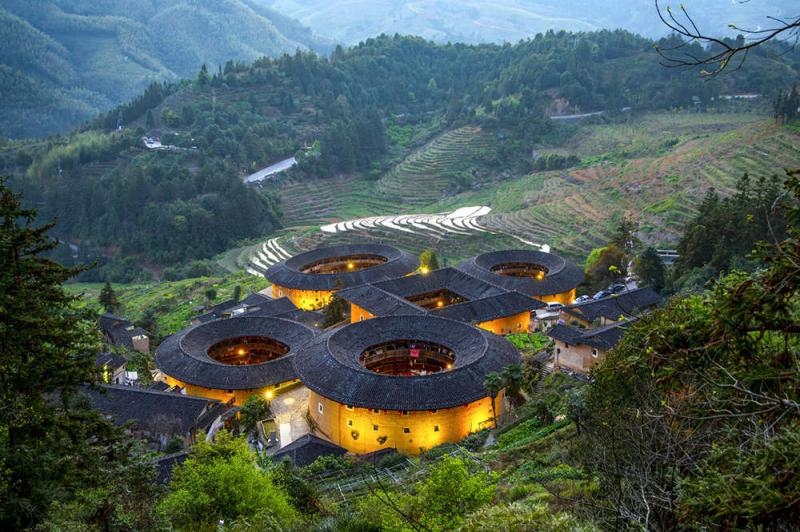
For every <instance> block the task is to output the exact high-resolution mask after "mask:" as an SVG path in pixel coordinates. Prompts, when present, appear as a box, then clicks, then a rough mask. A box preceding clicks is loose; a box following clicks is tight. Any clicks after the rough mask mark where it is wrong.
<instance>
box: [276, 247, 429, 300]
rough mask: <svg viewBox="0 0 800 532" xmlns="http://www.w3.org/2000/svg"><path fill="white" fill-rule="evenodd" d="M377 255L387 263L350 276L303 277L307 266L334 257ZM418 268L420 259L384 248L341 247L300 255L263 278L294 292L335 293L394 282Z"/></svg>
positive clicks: (316, 274) (391, 248) (349, 274)
mask: <svg viewBox="0 0 800 532" xmlns="http://www.w3.org/2000/svg"><path fill="white" fill-rule="evenodd" d="M353 255H376V256H379V257H383V258H385V259H386V262H384V263H382V264H378V265H376V266H372V267H370V268H365V269H363V270H356V271H352V272H341V273H330V274H318V273H304V272H303V271H302V270H303V268H304V267H306V266H307V265H309V264H312V263H315V262H318V261H321V260H325V259H333V258H337V257H349V256H353ZM417 268H419V258H418V257H416V256H414V255H411V254H410V253H406V252H405V251H401V250H399V249H397V248H394V247H392V246H386V245H383V244H344V245H340V246H331V247H326V248H319V249H315V250H313V251H309V252H307V253H301V254H300V255H296V256H294V257H292V258H291V259H288V260H286V261H284V262H279V263H278V264H274V265H272V266H270V268H269V269H268V270H267V273H266V274H265V276H266V278H267V279H268V280H269V281H270V282H272V283H274V284H277V285H279V286H283V287H286V288H294V289H297V290H338V289H342V288H351V287H354V286H360V285H362V284H366V283H375V282H378V281H385V280H387V279H396V278H398V277H402V276H404V275H408V274H409V273H413V272H414V271H416V270H417Z"/></svg>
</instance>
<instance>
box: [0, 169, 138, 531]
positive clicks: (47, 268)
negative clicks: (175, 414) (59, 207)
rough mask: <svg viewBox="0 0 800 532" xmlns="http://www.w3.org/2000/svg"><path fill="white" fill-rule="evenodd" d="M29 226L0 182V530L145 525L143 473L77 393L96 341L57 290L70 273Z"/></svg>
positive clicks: (43, 234) (44, 232) (26, 213)
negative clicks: (0, 493) (40, 525)
mask: <svg viewBox="0 0 800 532" xmlns="http://www.w3.org/2000/svg"><path fill="white" fill-rule="evenodd" d="M35 222H36V213H35V211H31V210H25V209H22V208H21V206H20V200H19V198H18V197H17V196H15V195H13V194H12V193H11V191H9V190H8V188H7V187H6V186H5V183H4V182H3V180H0V337H2V339H3V341H2V342H0V400H1V401H2V404H3V405H4V407H3V408H2V409H1V410H0V487H2V491H3V495H4V496H3V498H2V502H0V524H2V526H3V527H4V528H6V529H9V530H19V529H24V528H28V527H34V526H36V525H37V523H40V522H41V521H42V520H43V519H44V520H45V521H47V522H48V523H50V525H49V526H50V527H51V528H57V527H56V526H55V525H54V524H53V523H55V522H63V521H66V520H69V521H70V522H71V523H72V525H73V526H75V527H78V524H80V526H88V525H90V524H92V526H96V527H98V528H102V527H104V526H105V527H110V526H116V525H117V524H119V523H120V522H127V523H129V526H131V527H132V528H147V527H148V524H147V523H148V520H149V519H150V517H151V512H150V510H149V507H148V506H149V505H150V504H151V503H152V497H153V482H152V468H151V467H149V466H147V465H146V464H145V463H144V462H143V460H142V456H141V455H142V453H141V451H140V450H139V449H138V448H135V447H134V446H133V445H132V443H131V442H130V440H128V439H127V438H126V437H125V435H124V434H123V433H122V431H120V430H119V429H118V428H117V427H116V426H115V425H114V424H113V422H111V421H110V420H107V419H105V418H104V417H103V416H101V415H99V414H98V413H96V412H95V411H93V410H91V409H90V408H89V406H88V404H87V403H86V401H84V400H83V399H82V398H81V397H80V396H79V395H77V391H78V388H79V387H80V386H81V385H84V384H86V383H90V382H94V380H95V376H96V370H95V366H94V354H95V353H96V352H97V351H98V350H99V349H100V343H99V337H98V334H97V332H96V330H95V329H94V321H93V318H92V314H91V312H88V311H82V310H76V308H75V306H76V305H75V303H76V298H75V297H74V296H70V295H68V294H67V293H65V291H64V289H63V288H62V283H64V282H65V281H67V280H68V279H69V278H70V277H72V276H73V275H75V273H76V271H75V270H68V269H65V268H63V267H62V266H60V265H58V264H56V263H54V262H52V261H50V260H48V259H45V258H43V257H42V253H44V252H46V251H48V250H51V249H53V248H54V247H55V245H56V241H55V240H53V239H52V238H50V237H49V236H48V232H49V231H50V229H51V228H52V225H45V226H42V227H36V226H35V225H34V224H35ZM63 509H68V510H69V512H70V513H68V514H63V513H62V512H61V511H62V510H63Z"/></svg>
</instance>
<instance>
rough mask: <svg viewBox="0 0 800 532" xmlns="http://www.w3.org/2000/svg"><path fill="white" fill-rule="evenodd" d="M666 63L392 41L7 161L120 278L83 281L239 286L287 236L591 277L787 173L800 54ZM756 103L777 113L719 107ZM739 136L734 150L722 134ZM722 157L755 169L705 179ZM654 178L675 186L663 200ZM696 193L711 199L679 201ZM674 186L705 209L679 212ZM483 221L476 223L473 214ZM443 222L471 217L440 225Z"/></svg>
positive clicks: (605, 41) (276, 72) (618, 47)
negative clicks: (570, 268)
mask: <svg viewBox="0 0 800 532" xmlns="http://www.w3.org/2000/svg"><path fill="white" fill-rule="evenodd" d="M652 44H653V42H652V41H649V40H647V39H643V38H640V37H637V36H635V35H632V34H629V33H625V32H621V31H619V32H596V33H588V34H566V33H563V34H548V35H546V36H542V37H541V38H539V39H536V40H533V41H527V42H523V43H520V44H518V45H515V46H497V45H476V46H440V45H436V44H434V43H431V42H427V41H424V40H421V39H419V38H414V37H400V36H395V37H381V38H379V39H374V40H371V41H370V42H368V43H365V44H363V45H360V46H357V47H353V48H350V49H347V50H337V51H336V52H335V53H334V54H333V55H332V56H331V57H330V58H323V57H319V56H316V55H314V54H308V53H307V54H303V53H299V54H291V55H285V56H282V57H280V58H278V59H275V60H270V59H260V60H257V61H255V62H253V63H252V64H243V63H237V64H229V65H227V66H226V68H225V69H224V70H223V71H222V72H221V73H216V72H214V73H210V75H209V76H199V77H197V78H196V79H195V80H194V81H185V82H182V83H180V84H172V85H169V86H163V85H155V86H154V87H152V88H150V89H148V91H146V92H145V93H144V94H143V95H142V96H140V97H139V98H137V99H135V100H133V101H131V102H129V103H127V104H125V105H123V106H120V107H119V108H118V109H114V110H111V111H110V112H108V113H106V114H105V115H104V116H102V117H101V118H100V119H98V120H95V121H93V122H92V123H91V124H89V125H88V126H87V127H86V128H85V129H83V130H81V131H77V132H75V133H73V134H71V135H64V136H59V137H54V138H51V139H49V140H48V141H46V142H34V141H12V142H5V143H3V144H0V168H2V169H3V171H4V172H5V173H9V174H11V176H12V181H11V183H12V185H13V186H14V187H15V188H17V189H18V190H20V191H23V192H24V193H25V197H26V200H27V201H28V202H29V203H30V204H33V205H36V206H37V207H38V208H39V211H40V213H41V216H42V217H43V218H44V219H48V220H50V219H57V220H58V227H57V229H56V231H57V236H58V237H59V238H60V239H61V240H62V241H64V242H69V243H70V244H71V245H72V246H75V247H77V248H78V249H79V255H80V257H78V258H79V259H82V260H84V261H85V260H96V261H98V262H99V263H100V264H102V265H103V266H102V268H101V269H100V270H95V273H94V274H93V275H94V276H93V277H92V278H91V279H88V278H87V279H84V280H86V281H89V280H102V279H105V278H111V279H112V280H114V281H115V282H131V281H136V280H142V279H146V278H148V277H150V276H151V275H153V274H155V275H156V276H159V275H161V274H164V275H167V276H168V277H170V278H178V277H180V276H182V275H184V274H186V273H187V272H189V271H191V272H195V273H197V272H198V271H199V272H200V273H201V274H202V273H204V274H209V273H213V272H212V271H210V270H208V268H207V267H206V266H207V264H205V263H208V262H209V261H210V259H212V258H214V257H217V258H219V256H220V254H223V255H224V257H223V258H222V259H221V260H220V262H222V263H224V265H225V267H227V268H235V267H244V266H248V259H249V257H251V256H253V255H254V252H255V251H257V249H258V245H260V244H263V243H264V242H265V241H267V240H268V239H270V238H275V237H278V238H279V239H280V243H281V245H283V246H284V247H285V249H288V250H291V251H294V250H301V249H305V248H307V247H309V246H310V245H312V244H313V243H315V242H316V243H324V242H326V241H337V240H338V241H341V240H343V239H348V238H353V239H355V238H359V239H369V240H376V239H378V240H379V239H384V240H395V241H397V242H398V243H400V244H402V245H403V246H406V247H408V248H409V249H412V250H417V249H422V248H423V247H435V248H437V249H439V250H440V251H441V254H442V255H443V256H444V257H447V258H450V259H452V260H456V259H458V258H461V257H464V256H466V255H469V254H471V253H472V252H473V251H480V250H485V249H486V248H487V246H491V245H494V244H493V243H495V244H497V245H500V244H502V245H503V246H504V247H505V246H509V245H543V244H547V245H550V246H552V247H553V248H554V249H558V250H560V251H561V252H564V253H567V254H570V255H573V256H575V257H580V258H582V254H583V253H584V252H585V251H586V250H588V249H590V248H591V247H593V246H594V245H595V244H596V243H597V242H599V241H602V239H603V238H604V231H607V228H608V226H609V225H610V224H613V221H614V219H615V217H618V216H620V215H621V214H623V213H624V212H625V211H627V210H631V211H633V212H637V213H644V212H645V209H649V210H648V211H647V213H648V214H647V217H648V218H647V220H649V221H648V224H647V225H646V227H645V228H644V229H645V230H646V231H647V232H648V233H649V234H650V235H652V238H650V241H652V242H653V243H657V244H661V243H664V244H669V243H670V242H673V241H674V235H675V234H676V231H677V226H678V225H679V224H680V223H681V220H682V218H681V217H680V216H677V215H675V214H674V212H675V211H676V210H680V209H683V210H684V211H687V212H688V210H689V209H690V208H691V205H692V201H694V200H695V199H697V197H698V196H697V195H696V194H695V192H696V193H697V194H702V192H703V190H704V188H707V187H708V186H709V184H710V183H713V184H714V185H715V186H717V188H719V189H721V190H723V191H724V190H725V186H724V185H725V184H728V186H730V183H732V182H734V181H735V179H736V178H738V177H739V175H740V174H741V170H742V169H745V168H747V169H752V170H753V172H752V173H757V172H755V170H756V168H755V167H756V166H759V165H763V168H762V169H761V171H762V172H773V171H776V170H779V168H780V167H779V166H778V165H779V164H782V163H781V161H780V158H779V157H778V155H779V154H776V153H772V152H771V151H770V148H771V146H770V145H769V143H770V142H777V141H776V140H775V139H773V138H772V137H770V135H772V133H769V131H768V129H767V126H766V122H763V121H764V120H765V119H766V117H767V114H768V113H769V111H770V103H771V101H772V95H771V92H770V91H772V90H774V88H775V87H791V82H792V80H793V79H796V73H797V71H798V69H799V68H800V56H799V55H798V54H797V52H793V53H786V54H783V55H779V54H777V53H776V52H777V51H778V49H776V48H769V47H767V48H764V49H763V50H762V52H760V53H759V54H755V53H754V54H753V55H752V56H751V57H750V59H749V60H748V63H747V64H746V65H745V67H744V68H743V69H742V70H737V71H735V72H732V73H731V75H730V76H726V77H724V78H717V79H714V80H711V81H704V80H702V79H700V78H698V76H697V74H696V73H695V72H688V71H687V72H677V71H666V72H665V70H666V69H663V68H662V67H661V66H660V65H659V64H658V56H657V54H655V53H654V52H652ZM57 52H58V50H56V49H53V54H56V55H54V56H53V57H57ZM54 60H55V59H54ZM563 69H565V70H564V71H563V72H562V73H561V74H558V72H560V71H561V70H563ZM665 87H669V89H668V90H665V89H664V88H665ZM740 92H756V93H759V94H762V95H763V97H762V98H755V99H747V100H741V99H734V98H732V97H730V96H728V97H721V96H722V95H730V94H735V93H740ZM625 106H627V107H628V108H632V111H630V112H620V109H621V108H622V107H625ZM688 107H690V108H691V110H690V111H687V110H685V109H686V108H688ZM556 108H558V109H560V110H563V111H567V112H569V111H577V110H590V109H596V110H607V112H604V113H603V114H602V115H599V116H595V117H594V118H592V119H591V120H589V121H585V122H582V123H577V124H570V123H567V122H566V121H563V120H554V119H551V118H550V115H551V114H552V113H555V112H558V111H557V110H556ZM680 108H683V109H684V110H683V111H679V110H678V109H680ZM118 116H122V118H123V123H124V126H125V127H123V129H122V130H121V131H118V130H117V127H116V126H117V119H118ZM759 120H761V121H762V123H763V124H764V128H765V129H764V132H756V133H754V134H753V135H755V136H756V137H758V138H763V139H764V140H763V141H759V142H760V143H763V144H764V145H765V146H764V147H765V149H764V150H761V151H763V153H766V154H767V155H766V156H761V155H758V154H753V155H751V154H749V145H748V144H746V142H745V141H747V134H748V133H747V132H748V131H750V130H749V129H747V128H750V127H754V126H752V123H753V122H758V121H759ZM741 128H745V129H744V130H742V131H743V133H741V134H740V135H741V138H734V139H732V140H731V141H730V143H731V144H730V147H729V148H726V147H725V146H726V145H725V142H724V141H725V137H724V136H721V135H725V134H731V135H733V134H734V133H732V132H735V131H737V130H739V129H741ZM787 131H788V130H787ZM737 134H738V133H737ZM143 137H145V138H150V137H152V138H156V139H158V141H160V143H159V142H152V141H151V140H147V141H145V140H143ZM787 138H788V137H787ZM787 142H788V143H789V145H793V141H791V140H788V141H787ZM714 143H717V144H719V147H715V144H714ZM725 149H729V150H733V152H736V153H738V152H737V151H736V150H738V151H741V152H743V153H745V154H747V157H749V158H750V159H752V160H750V161H744V160H741V161H740V159H741V157H740V158H739V159H733V160H735V161H737V164H738V166H737V167H735V168H734V167H731V168H715V167H714V166H713V165H711V164H694V165H693V164H692V161H693V159H692V158H693V157H709V158H713V157H715V156H716V154H717V151H715V150H725ZM680 150H683V151H680ZM692 150H694V151H692ZM703 150H705V151H703ZM695 152H697V153H695ZM789 153H790V154H791V153H793V152H789ZM290 157H294V158H295V160H296V161H297V165H296V166H295V167H294V168H292V169H291V170H289V171H288V172H286V173H285V174H283V175H281V176H278V177H274V178H270V179H268V180H267V181H266V182H264V183H261V185H260V186H256V187H253V186H250V185H245V183H244V178H245V177H246V176H247V175H248V174H251V173H253V172H256V171H258V170H259V169H262V168H265V167H267V166H269V165H271V164H273V163H275V162H277V161H282V160H286V159H288V158H290ZM651 165H660V166H661V167H663V169H662V170H660V172H661V173H659V174H655V175H658V176H662V177H663V179H664V183H660V184H653V185H652V186H651V183H650V182H649V180H650V178H651V174H652V169H651ZM640 175H641V176H643V177H638V176H640ZM684 179H688V180H689V181H688V183H689V184H690V185H691V186H692V187H694V188H691V189H684V188H681V185H682V184H683V181H682V180H684ZM637 180H638V181H637ZM639 181H642V183H640V182H639ZM656 185H657V186H656ZM668 185H669V186H668ZM670 187H672V188H670ZM675 187H678V188H677V190H678V191H679V192H682V193H684V194H685V195H691V196H692V197H691V198H689V199H686V200H684V199H681V200H680V201H675V200H673V201H672V202H671V203H670V202H669V201H668V195H669V194H670V193H671V191H674V190H676V188H675ZM509 191H513V192H512V193H511V194H512V195H511V196H510V195H509ZM469 207H473V208H480V207H487V208H489V209H491V211H490V212H489V213H488V214H487V212H486V211H484V210H481V209H477V210H476V209H472V210H468V211H463V210H462V209H465V208H469ZM478 211H480V212H481V214H480V216H481V218H480V219H477V220H476V219H474V218H476V217H478V215H474V214H472V215H469V216H465V215H464V214H463V213H464V212H470V213H474V212H478ZM441 213H448V214H449V213H458V214H453V217H454V218H455V219H451V218H450V217H449V216H444V217H443V218H442V217H437V216H433V217H431V215H434V214H441ZM515 213H516V214H517V216H516V217H511V215H512V214H515ZM684 214H686V213H684ZM376 216H378V217H381V216H382V217H384V218H382V219H373V217H376ZM398 216H399V217H401V219H400V220H397V219H396V218H395V217H398ZM517 218H524V219H520V220H518V219H517ZM348 221H349V224H345V226H344V227H334V228H332V229H331V230H330V231H328V232H326V233H325V234H320V233H321V232H320V229H319V227H320V226H322V225H328V224H332V223H337V222H348ZM670 224H671V225H670ZM661 226H663V227H664V228H662V229H658V230H656V229H654V228H655V227H661ZM278 231H282V232H280V233H278ZM492 233H494V235H493V234H492ZM661 233H663V234H661ZM498 235H503V236H502V237H501V236H498ZM245 248H250V249H245ZM234 250H235V251H234ZM61 253H62V255H64V256H65V257H66V256H67V255H69V258H70V260H71V259H72V258H73V257H72V255H73V253H70V252H69V250H66V249H64V250H62V251H61ZM265 255H266V256H267V259H269V255H268V254H266V253H265ZM195 261H202V262H204V264H203V265H201V266H199V267H198V266H196V265H194V264H193V263H194V262H195ZM252 263H253V264H254V265H255V266H259V263H258V262H256V261H253V262H252ZM266 263H267V262H266V260H261V264H262V265H263V264H266ZM248 267H249V266H248ZM198 268H199V270H198Z"/></svg>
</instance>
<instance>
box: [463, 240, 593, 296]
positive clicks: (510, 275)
mask: <svg viewBox="0 0 800 532" xmlns="http://www.w3.org/2000/svg"><path fill="white" fill-rule="evenodd" d="M458 269H459V270H461V271H462V272H464V273H467V274H469V275H471V276H473V277H477V278H478V279H481V280H483V281H486V282H488V283H492V284H494V285H497V286H500V287H502V288H505V289H506V290H513V291H516V292H521V293H523V294H526V295H528V296H530V297H532V298H534V299H538V300H539V301H542V302H544V303H562V304H564V305H571V304H572V303H573V301H574V300H575V296H576V289H577V288H578V285H580V284H581V282H583V272H582V271H581V270H580V269H579V268H578V267H577V266H575V265H574V264H572V263H571V262H569V261H568V260H566V259H563V258H561V257H559V256H558V255H554V254H552V253H545V252H543V251H532V250H508V251H494V252H491V253H485V254H483V255H479V256H477V257H473V258H471V259H467V260H465V261H464V262H462V263H461V264H459V265H458Z"/></svg>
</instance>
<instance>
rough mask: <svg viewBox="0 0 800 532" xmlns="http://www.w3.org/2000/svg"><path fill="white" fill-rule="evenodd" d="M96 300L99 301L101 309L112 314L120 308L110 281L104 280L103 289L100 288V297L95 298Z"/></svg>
mask: <svg viewBox="0 0 800 532" xmlns="http://www.w3.org/2000/svg"><path fill="white" fill-rule="evenodd" d="M97 302H98V303H100V306H101V307H103V310H105V311H106V312H108V313H109V314H114V313H115V312H118V311H119V309H120V304H119V300H118V299H117V294H116V292H114V288H112V286H111V283H110V282H108V281H106V284H105V285H104V286H103V289H102V290H100V297H98V298H97Z"/></svg>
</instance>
